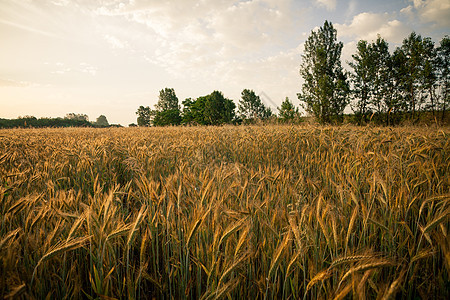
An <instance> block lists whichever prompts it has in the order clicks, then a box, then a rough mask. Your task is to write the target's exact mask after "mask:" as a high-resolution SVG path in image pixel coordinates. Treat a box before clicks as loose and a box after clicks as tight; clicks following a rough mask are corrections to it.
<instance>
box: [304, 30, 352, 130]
mask: <svg viewBox="0 0 450 300" xmlns="http://www.w3.org/2000/svg"><path fill="white" fill-rule="evenodd" d="M342 47H343V44H342V42H337V32H336V29H334V27H333V25H332V24H331V23H330V22H328V21H325V23H324V25H323V27H320V28H319V29H318V31H312V32H311V35H310V36H309V37H308V39H307V41H306V43H305V51H304V54H303V55H302V65H301V68H300V74H301V75H302V77H303V79H304V81H305V82H304V84H303V86H302V93H299V94H298V98H299V100H300V101H302V103H303V107H304V108H305V110H306V111H307V112H309V113H311V114H313V115H314V116H315V117H316V118H317V120H318V121H319V122H321V123H330V122H331V121H332V120H333V119H335V120H340V121H341V120H342V119H343V113H344V109H345V107H346V106H347V104H348V93H349V86H348V83H347V78H346V75H345V73H344V71H343V69H342V66H341V52H342Z"/></svg>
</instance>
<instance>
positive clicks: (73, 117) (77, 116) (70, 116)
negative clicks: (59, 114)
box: [64, 113, 89, 122]
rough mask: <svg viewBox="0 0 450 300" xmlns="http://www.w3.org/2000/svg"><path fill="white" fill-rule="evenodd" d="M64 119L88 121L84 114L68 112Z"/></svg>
mask: <svg viewBox="0 0 450 300" xmlns="http://www.w3.org/2000/svg"><path fill="white" fill-rule="evenodd" d="M64 119H68V120H76V121H88V122H89V117H88V116H87V115H85V114H76V113H68V114H66V116H65V117H64Z"/></svg>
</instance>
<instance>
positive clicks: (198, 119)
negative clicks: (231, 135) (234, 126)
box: [183, 91, 236, 125]
mask: <svg viewBox="0 0 450 300" xmlns="http://www.w3.org/2000/svg"><path fill="white" fill-rule="evenodd" d="M235 108H236V105H235V104H234V102H233V101H232V100H230V99H227V98H225V97H224V96H223V94H222V93H221V92H219V91H214V92H212V93H211V94H209V95H206V96H202V97H198V98H197V99H196V100H192V99H191V98H188V99H186V100H184V101H183V124H199V125H221V124H224V123H231V122H232V121H234V119H235Z"/></svg>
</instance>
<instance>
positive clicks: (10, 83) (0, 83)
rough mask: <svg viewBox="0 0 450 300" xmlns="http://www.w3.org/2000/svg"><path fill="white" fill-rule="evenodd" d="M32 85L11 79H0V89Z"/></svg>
mask: <svg viewBox="0 0 450 300" xmlns="http://www.w3.org/2000/svg"><path fill="white" fill-rule="evenodd" d="M32 85H33V84H31V83H29V82H26V81H17V80H11V79H1V78H0V87H28V86H32Z"/></svg>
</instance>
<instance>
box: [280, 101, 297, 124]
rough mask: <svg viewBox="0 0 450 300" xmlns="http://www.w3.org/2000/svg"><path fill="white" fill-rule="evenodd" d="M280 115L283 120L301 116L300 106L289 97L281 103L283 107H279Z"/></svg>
mask: <svg viewBox="0 0 450 300" xmlns="http://www.w3.org/2000/svg"><path fill="white" fill-rule="evenodd" d="M277 109H278V115H279V117H280V118H281V120H282V121H283V122H289V121H292V120H294V119H295V118H297V117H298V116H299V112H298V108H296V107H295V106H294V104H293V103H292V102H291V101H290V100H289V98H288V97H286V99H285V100H284V101H283V103H281V107H277Z"/></svg>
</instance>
